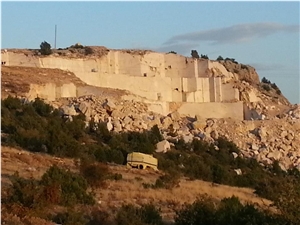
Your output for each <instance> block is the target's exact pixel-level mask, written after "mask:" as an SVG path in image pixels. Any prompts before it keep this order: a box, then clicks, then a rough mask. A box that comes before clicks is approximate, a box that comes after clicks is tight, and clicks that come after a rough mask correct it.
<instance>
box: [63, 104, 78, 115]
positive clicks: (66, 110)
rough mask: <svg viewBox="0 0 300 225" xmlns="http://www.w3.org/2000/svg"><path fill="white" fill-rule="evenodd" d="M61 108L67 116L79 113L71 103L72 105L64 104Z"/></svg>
mask: <svg viewBox="0 0 300 225" xmlns="http://www.w3.org/2000/svg"><path fill="white" fill-rule="evenodd" d="M60 109H61V111H62V114H63V115H67V116H76V115H77V112H76V110H75V108H74V106H73V105H71V106H67V105H64V106H62V107H61V108H60Z"/></svg>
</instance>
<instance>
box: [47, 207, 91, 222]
mask: <svg viewBox="0 0 300 225" xmlns="http://www.w3.org/2000/svg"><path fill="white" fill-rule="evenodd" d="M52 221H53V222H55V223H57V224H63V225H84V224H87V222H88V219H87V218H86V217H85V216H84V214H83V213H82V212H76V211H74V210H68V211H67V212H62V213H58V214H56V215H55V216H54V217H53V219H52Z"/></svg>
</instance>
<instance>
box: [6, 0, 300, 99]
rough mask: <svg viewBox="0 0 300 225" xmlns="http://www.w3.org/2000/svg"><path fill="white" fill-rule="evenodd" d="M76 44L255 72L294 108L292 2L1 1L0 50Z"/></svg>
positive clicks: (295, 23) (298, 82) (295, 22)
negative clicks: (226, 63) (229, 63)
mask: <svg viewBox="0 0 300 225" xmlns="http://www.w3.org/2000/svg"><path fill="white" fill-rule="evenodd" d="M55 24H56V25H57V48H59V47H61V48H64V47H68V46H70V45H73V44H75V43H77V42H79V43H81V44H83V45H100V46H105V47H107V48H112V49H123V48H127V49H131V48H135V49H137V48H139V49H151V50H155V51H159V52H168V51H171V50H173V51H176V52H178V53H179V54H182V55H185V56H190V52H191V50H192V49H195V50H197V51H198V53H199V55H200V54H206V55H208V57H209V58H210V59H216V58H217V57H218V56H219V55H221V56H223V57H224V58H226V57H229V58H235V59H236V60H237V61H238V62H240V63H243V64H249V65H252V66H254V67H255V68H256V70H257V72H258V74H259V76H260V78H262V77H266V78H267V79H269V80H271V82H275V83H276V84H277V86H279V87H280V89H281V90H282V92H283V94H284V95H285V96H286V97H287V98H288V99H289V100H290V102H291V103H300V91H299V87H300V78H299V61H300V60H299V2H296V1H294V2H214V1H211V2H202V1H198V2H197V1H196V2H2V3H1V32H2V38H1V40H2V41H1V48H36V49H37V48H39V45H40V43H41V42H42V41H44V40H45V41H47V42H49V43H50V44H51V45H52V46H54V27H55Z"/></svg>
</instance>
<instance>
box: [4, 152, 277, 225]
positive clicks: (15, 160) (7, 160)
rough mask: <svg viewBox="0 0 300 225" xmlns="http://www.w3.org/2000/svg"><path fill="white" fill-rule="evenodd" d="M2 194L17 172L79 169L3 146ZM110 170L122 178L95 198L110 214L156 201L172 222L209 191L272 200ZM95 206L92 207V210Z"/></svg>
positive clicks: (206, 184) (145, 173)
mask: <svg viewBox="0 0 300 225" xmlns="http://www.w3.org/2000/svg"><path fill="white" fill-rule="evenodd" d="M1 163H2V168H1V169H2V174H1V175H2V179H1V185H2V196H3V195H4V196H5V194H6V192H7V189H8V188H10V184H11V183H10V181H9V179H8V178H9V177H10V176H12V175H13V174H14V173H15V172H16V171H18V172H19V174H20V176H21V177H23V178H26V179H29V178H31V177H33V178H35V179H40V178H41V176H42V175H43V174H44V173H45V172H46V170H47V169H48V168H49V167H50V166H51V165H53V164H56V165H58V166H60V167H62V168H65V169H70V170H72V171H77V172H78V168H77V167H76V166H75V165H74V161H73V160H72V159H67V158H57V157H53V156H49V155H45V154H37V153H36V154H33V153H29V152H27V151H24V150H22V149H15V148H10V147H2V150H1ZM110 169H111V170H113V171H114V172H117V173H119V174H121V175H122V177H123V178H122V180H120V181H108V182H107V184H106V187H105V188H104V189H103V188H101V189H97V190H96V199H97V201H98V206H95V207H96V208H97V209H100V210H101V209H102V210H104V209H105V210H106V211H107V212H109V213H110V214H111V215H113V214H114V212H115V211H116V210H117V209H118V208H120V207H121V206H122V204H129V203H131V204H134V205H141V204H145V203H153V204H155V205H156V206H157V207H159V208H161V210H162V212H163V213H162V216H163V219H164V220H165V221H172V220H173V217H174V211H173V210H174V209H176V208H178V207H179V206H181V205H182V204H184V203H192V202H193V201H194V200H195V199H196V197H197V196H199V195H201V194H207V195H209V196H212V197H213V198H214V199H217V200H221V199H223V198H228V197H231V196H232V195H234V196H237V197H238V198H239V199H240V200H241V202H243V203H246V202H249V203H253V204H258V205H259V206H260V207H263V208H268V206H269V205H270V203H271V201H269V200H267V199H264V198H260V197H258V196H257V195H255V194H254V193H253V192H254V190H252V189H249V188H237V187H230V186H226V185H212V183H210V182H205V181H199V180H194V181H191V180H188V179H181V180H180V183H179V187H176V188H173V189H172V190H168V189H152V190H151V189H150V190H148V191H145V188H143V185H142V183H153V182H155V180H156V179H157V178H158V177H159V176H160V175H162V172H154V171H151V170H150V171H147V170H146V171H143V170H137V169H129V168H127V167H126V166H118V165H111V166H110ZM92 208H93V207H90V209H87V210H92Z"/></svg>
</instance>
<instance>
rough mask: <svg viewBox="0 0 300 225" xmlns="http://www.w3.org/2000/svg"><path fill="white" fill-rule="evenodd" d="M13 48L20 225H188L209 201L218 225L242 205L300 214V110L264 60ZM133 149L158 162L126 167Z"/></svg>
mask: <svg viewBox="0 0 300 225" xmlns="http://www.w3.org/2000/svg"><path fill="white" fill-rule="evenodd" d="M8 52H10V53H13V54H12V55H9V57H7V59H9V60H10V61H7V62H8V63H7V64H6V65H2V67H1V75H2V82H1V88H2V92H1V99H2V106H1V124H2V125H1V126H2V127H1V141H2V146H1V147H2V151H1V156H2V157H1V158H2V159H1V160H2V171H1V172H2V178H1V184H2V190H1V191H2V202H3V210H2V220H5V221H6V222H7V224H54V223H53V222H50V221H55V222H56V223H61V224H66V225H69V224H72V225H77V224H78V225H79V224H85V225H94V224H99V223H101V224H117V225H121V224H122V225H123V224H131V225H132V224H133V225H134V224H137V225H141V224H143V225H144V224H159V225H162V224H176V225H183V224H185V225H187V224H192V223H189V222H187V221H188V218H189V217H192V216H193V215H195V216H196V215H198V214H197V213H199V212H201V210H204V211H205V210H207V211H205V212H206V213H205V214H206V215H211V220H210V222H207V224H215V225H219V224H222V225H223V224H227V223H228V221H230V220H229V218H230V217H231V216H230V215H231V214H232V215H235V216H233V217H232V218H231V219H232V222H231V223H232V224H239V225H244V224H245V225H246V224H247V219H244V217H245V218H248V222H249V221H250V218H253V220H254V221H255V220H256V219H257V221H261V222H257V225H258V224H264V223H266V224H276V225H277V224H278V225H282V224H287V223H288V224H290V225H296V224H299V223H300V221H299V218H300V211H299V209H300V206H299V202H300V193H298V191H297V190H298V189H299V187H300V184H299V177H300V173H299V171H300V150H299V149H300V106H299V105H291V104H290V103H289V101H288V100H287V99H286V98H285V97H284V96H283V95H282V94H281V92H280V90H279V88H278V87H277V86H276V84H273V83H271V82H270V81H268V80H267V79H263V80H262V81H260V80H259V76H258V74H257V73H256V71H255V68H253V67H250V66H247V65H244V64H239V63H236V62H233V61H232V59H231V60H224V61H220V62H216V61H207V60H204V59H199V60H194V59H191V58H186V57H183V56H180V55H179V56H174V55H170V54H161V53H155V52H152V51H141V50H111V49H107V48H105V47H99V46H98V47H97V46H81V45H78V44H77V45H74V46H71V47H69V48H65V49H58V50H55V51H54V52H53V54H52V55H51V56H42V55H40V54H39V52H38V50H20V49H11V50H8ZM6 53H7V52H5V53H4V54H6ZM14 54H15V55H14ZM12 56H13V57H12ZM122 57H123V59H122V60H121V59H120V58H122ZM158 59H159V60H158ZM126 60H127V61H126ZM130 60H131V61H130ZM151 60H152V61H151ZM176 60H177V61H176ZM138 61H140V62H142V63H140V65H138V66H137V65H135V66H134V69H132V68H130V70H129V69H128V68H129V66H128V65H131V63H133V62H134V63H135V62H138ZM146 62H147V63H146ZM161 62H163V64H164V63H167V64H165V65H160V63H161ZM169 62H172V63H173V64H171V65H168V63H169ZM176 62H178V64H177V65H176ZM23 63H24V64H25V65H26V66H24V65H23ZM109 63H111V64H109ZM143 63H144V64H143ZM10 64H16V65H10ZM95 65H96V66H99V67H96V66H95ZM145 65H146V66H145ZM46 66H49V68H45V67H46ZM197 66H203V68H200V69H199V70H197V69H195V68H196V67H197ZM58 68H60V69H58ZM70 68H71V70H69V69H70ZM137 68H138V69H137ZM145 68H146V69H145ZM143 69H145V70H147V73H143V72H142V71H143ZM131 73H133V74H131ZM193 73H195V74H193ZM191 74H192V75H199V77H197V78H194V77H190V75H191ZM106 76H107V77H110V78H108V79H106ZM176 76H177V77H176ZM182 76H183V77H182ZM184 76H186V77H184ZM201 76H202V77H201ZM110 79H111V80H110ZM142 81H143V82H145V83H142ZM110 82H112V83H110ZM164 82H166V83H164ZM167 82H170V83H167ZM205 82H207V83H205ZM124 83H126V84H124ZM177 83H180V84H181V85H182V87H180V86H178V85H177ZM194 83H197V84H196V86H195V85H194ZM112 84H113V85H112ZM123 84H124V85H125V86H123ZM169 84H172V85H173V84H176V85H175V86H176V87H179V89H180V88H182V89H181V90H180V91H179V90H178V89H177V90H173V89H172V88H173V86H172V88H170V86H168V85H169ZM200 84H201V85H202V86H201V85H200ZM206 84H207V86H206ZM114 85H117V87H120V88H111V87H115V86H114ZM126 85H127V86H126ZM159 85H161V86H159ZM197 85H198V86H197ZM200 86H201V87H203V88H202V89H199V87H200ZM109 87H110V88H109ZM123 87H126V88H123ZM134 87H139V88H140V89H139V90H136V89H135V88H134ZM166 87H167V88H168V89H169V90H167V91H165V92H161V93H162V95H161V96H158V95H157V94H158V93H157V92H156V91H161V90H160V89H159V88H162V90H163V91H164V88H166ZM155 88H158V89H155ZM152 89H155V90H152ZM152 91H153V92H152ZM178 92H180V93H181V94H180V96H181V97H182V98H178V96H179V95H177V94H178ZM206 92H208V93H206ZM159 93H160V92H159ZM170 93H171V95H170ZM174 93H175V94H174ZM139 94H141V95H139ZM197 96H198V97H199V96H200V97H202V100H203V101H202V100H201V101H202V102H201V101H200V100H199V98H198V97H197ZM160 97H166V98H167V100H166V99H164V98H160ZM183 97H184V98H183ZM156 98H157V99H156ZM174 99H175V100H176V99H179V100H178V101H174ZM198 100H199V101H198ZM184 107H185V108H184ZM183 109H185V110H183ZM189 109H190V110H191V111H193V113H191V114H189ZM195 109H196V110H195ZM197 110H198V111H197ZM162 112H163V113H162ZM236 115H237V116H236ZM134 151H135V152H142V153H146V154H152V155H154V157H156V158H157V159H158V169H159V170H158V171H156V172H155V171H152V170H149V169H147V170H138V169H133V168H128V167H126V166H125V164H126V156H127V154H128V153H131V152H134ZM55 165H57V166H58V167H56V166H55ZM16 172H17V173H16ZM66 190H67V191H66ZM205 194H206V195H207V196H209V197H208V198H207V197H203V195H205ZM233 196H235V197H237V198H238V199H236V198H234V197H233ZM199 199H200V200H199ZM201 199H202V200H201ZM203 199H204V200H203ZM199 201H200V202H199ZM201 201H202V202H201ZM203 201H204V202H206V203H204V202H203ZM94 203H95V204H94ZM272 203H274V204H275V205H274V206H273V205H272ZM184 207H187V208H186V210H192V211H188V212H185V211H184V209H185V208H184ZM193 207H196V208H193ZM197 207H198V209H201V210H199V211H197V210H196V209H197ZM231 208H235V211H234V210H233V211H232V210H231ZM193 209H195V213H194V211H193ZM139 210H141V211H139ZM143 210H144V211H143ZM222 210H224V211H222ZM227 210H228V211H227ZM196 211H197V213H196ZM143 213H144V214H143ZM185 213H187V214H185ZM189 213H190V214H189ZM142 215H143V216H142ZM184 215H190V216H187V218H186V217H185V216H184ZM206 215H204V217H206ZM219 215H221V216H220V221H216V220H214V218H219ZM148 217H149V218H152V219H153V218H157V221H156V222H153V223H151V222H149V221H148V220H147V218H148ZM179 217H180V218H181V217H182V220H183V221H184V222H182V223H181V222H180V219H179ZM196 217H197V216H196ZM200 217H201V215H199V217H198V219H199V218H200ZM130 218H131V219H132V221H130ZM149 218H148V219H149ZM201 218H202V217H201ZM207 218H210V217H209V216H207ZM233 218H235V219H233ZM238 218H242V221H241V220H239V219H238ZM161 219H162V221H161ZM185 219H186V220H185ZM222 219H223V222H221V220H222ZM195 220H196V218H195ZM62 221H64V222H62ZM84 221H85V222H84ZM224 221H225V222H224ZM234 221H235V222H234ZM237 221H239V222H237ZM275 222H276V223H275ZM195 223H196V224H198V223H197V222H195ZM253 224H256V223H254V222H253Z"/></svg>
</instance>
